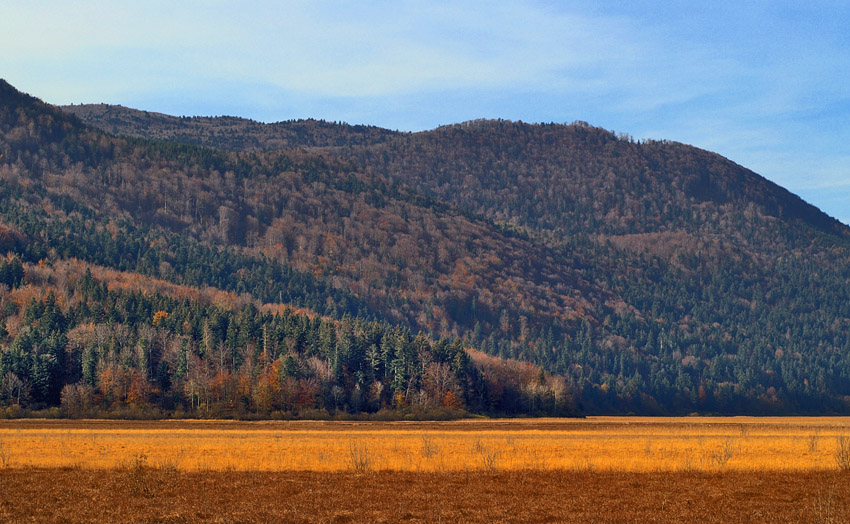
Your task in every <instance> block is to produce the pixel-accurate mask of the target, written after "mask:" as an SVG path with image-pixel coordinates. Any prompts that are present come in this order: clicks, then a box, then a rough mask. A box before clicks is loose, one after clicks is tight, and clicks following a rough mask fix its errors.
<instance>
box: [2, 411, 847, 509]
mask: <svg viewBox="0 0 850 524" xmlns="http://www.w3.org/2000/svg"><path fill="white" fill-rule="evenodd" d="M849 424H850V421H847V420H845V419H842V418H775V419H774V418H681V419H669V418H665V419H651V418H591V419H584V420H562V419H530V420H472V421H455V422H377V423H363V422H350V423H349V422H227V421H156V422H150V421H144V422H143V421H54V420H17V421H4V422H2V423H0V522H175V523H177V522H201V521H204V522H310V523H312V522H316V523H318V522H469V523H473V522H474V523H478V522H481V523H484V522H664V523H666V522H671V523H672V522H694V521H699V522H782V523H785V522H788V523H791V522H795V523H797V522H812V523H815V522H850V471H848V470H850V439H847V438H846V437H845V436H846V435H848V434H850V425H849ZM843 453H846V457H845V456H844V455H843ZM845 458H846V460H847V463H844V462H842V460H844V459H845Z"/></svg>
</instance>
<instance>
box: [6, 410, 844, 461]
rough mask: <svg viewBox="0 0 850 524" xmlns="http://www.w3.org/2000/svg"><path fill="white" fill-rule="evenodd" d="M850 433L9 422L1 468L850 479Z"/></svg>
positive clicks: (688, 422) (527, 424)
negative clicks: (765, 474)
mask: <svg viewBox="0 0 850 524" xmlns="http://www.w3.org/2000/svg"><path fill="white" fill-rule="evenodd" d="M848 424H850V423H848V421H847V420H845V419H841V418H812V419H809V418H788V419H755V418H726V419H717V418H714V419H694V418H682V419H647V418H593V419H587V420H561V419H542V420H539V419H538V420H506V421H503V420H499V421H486V420H485V421H456V422H440V423H428V422H421V423H420V422H387V423H362V422H357V423H355V422H352V423H347V422H224V421H214V422H206V421H157V422H150V421H138V422H136V421H122V422H116V421H31V420H19V421H5V422H2V423H0V467H13V468H17V467H81V468H86V469H88V468H100V469H114V468H118V467H121V466H122V465H125V464H126V462H127V461H128V460H129V459H132V458H133V457H138V456H144V457H145V458H146V461H147V463H148V464H150V465H152V466H155V467H160V466H168V467H171V468H174V469H179V470H181V471H199V470H200V471H205V470H215V471H229V470H236V471H317V472H341V471H354V472H360V473H362V472H366V471H407V472H452V471H455V472H465V471H485V472H491V473H492V472H496V471H505V470H507V471H517V470H524V469H533V470H562V471H563V470H567V471H622V472H635V473H642V472H662V471H685V472H692V471H704V472H719V471H825V470H831V469H850V466H847V464H850V458H847V457H850V451H848V450H850V439H848V438H847V437H845V435H846V434H847V433H848V429H850V425H848ZM833 443H835V444H833ZM842 443H843V444H842Z"/></svg>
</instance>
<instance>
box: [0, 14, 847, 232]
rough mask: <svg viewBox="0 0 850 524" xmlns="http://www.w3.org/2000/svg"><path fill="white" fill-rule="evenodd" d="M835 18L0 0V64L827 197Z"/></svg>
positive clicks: (44, 87) (838, 151) (842, 41)
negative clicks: (524, 139) (647, 154)
mask: <svg viewBox="0 0 850 524" xmlns="http://www.w3.org/2000/svg"><path fill="white" fill-rule="evenodd" d="M35 13H37V16H36V15H35ZM848 19H850V7H848V6H846V5H844V4H843V3H841V2H832V1H829V0H822V1H814V2H809V3H806V4H785V3H773V2H754V3H741V2H732V1H724V0H720V1H718V2H711V3H708V4H694V3H693V2H688V1H678V0H674V1H672V2H665V3H664V4H663V5H659V4H658V3H656V2H651V1H649V0H635V1H633V2H628V3H623V4H621V3H604V2H601V3H598V4H594V3H585V2H571V1H568V2H548V1H544V0H541V1H537V2H530V1H519V0H512V1H507V2H484V1H461V2H447V1H439V2H428V3H424V2H413V1H400V2H396V1H388V0H385V1H377V2H330V1H321V0H318V1H306V0H301V1H289V2H277V1H271V0H263V1H257V2H229V1H200V0H191V1H185V2H176V3H175V2H166V1H164V0H152V1H148V2H106V1H94V0H89V1H79V2H73V3H71V2H62V1H58V0H56V1H51V0H35V1H33V0H29V1H26V2H23V1H19V0H7V1H6V2H4V3H3V4H2V5H0V71H2V75H3V76H4V77H6V78H7V79H8V80H10V81H11V82H12V83H13V84H15V85H17V86H18V87H20V88H21V89H24V90H26V91H29V92H31V93H32V94H35V95H37V96H39V97H41V98H43V99H45V100H48V101H50V102H54V103H70V102H83V101H96V102H101V101H105V102H112V103H123V104H126V105H141V104H148V105H147V106H146V107H145V108H146V109H154V110H164V111H170V112H176V113H178V114H190V113H204V114H221V113H228V114H241V115H244V116H250V117H252V118H257V119H261V120H280V119H284V118H292V117H306V116H315V117H320V118H327V119H331V120H337V119H345V120H348V121H352V122H358V123H371V124H377V125H384V126H387V127H396V128H403V129H404V128H406V129H411V130H415V129H424V128H428V127H434V126H436V125H438V124H444V123H449V122H453V121H458V120H463V119H467V118H475V117H479V116H491V117H505V118H514V119H523V120H526V121H571V120H574V119H582V120H587V121H589V122H591V123H594V124H597V125H602V126H604V127H607V128H609V129H616V130H618V131H626V132H629V133H631V134H633V135H635V136H638V137H651V138H669V139H674V140H679V141H683V142H689V143H693V144H695V145H698V146H700V147H706V148H708V149H712V150H716V151H718V152H720V153H721V154H724V155H726V156H728V157H730V158H732V159H733V160H735V161H737V162H739V163H742V164H744V165H746V166H747V167H750V168H752V169H754V170H756V171H758V172H760V173H762V174H765V175H766V176H768V177H769V178H772V179H774V180H776V181H777V182H779V183H782V184H783V185H786V186H788V187H790V188H791V189H792V190H793V189H799V190H803V189H804V188H815V187H817V186H818V185H819V184H820V185H828V186H829V187H832V188H835V190H836V191H842V190H841V188H842V187H844V186H842V184H843V181H844V180H846V179H848V178H850V173H848V172H847V171H846V168H845V167H844V166H845V165H846V163H844V162H845V161H846V156H847V155H846V151H847V146H846V144H848V143H850V125H848V122H850V97H848V95H847V88H846V79H847V78H850V36H848V32H847V31H846V27H845V24H846V21H847V20H848ZM151 104H153V106H151ZM845 196H847V197H848V198H847V199H846V200H845V201H850V189H848V190H847V193H846V194H845ZM830 202H831V203H828V204H825V205H828V206H832V207H831V208H830V211H831V212H832V213H833V214H836V215H839V214H840V215H847V213H846V212H844V210H843V209H840V210H839V209H837V207H836V206H840V205H841V204H840V203H836V202H835V201H830ZM839 211H840V212H839Z"/></svg>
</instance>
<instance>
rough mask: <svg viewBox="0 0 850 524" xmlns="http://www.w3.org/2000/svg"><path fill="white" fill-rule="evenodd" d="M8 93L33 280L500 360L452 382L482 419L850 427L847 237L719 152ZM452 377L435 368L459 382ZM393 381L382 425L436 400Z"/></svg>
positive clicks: (13, 216) (361, 382) (10, 204)
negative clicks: (353, 327) (754, 416)
mask: <svg viewBox="0 0 850 524" xmlns="http://www.w3.org/2000/svg"><path fill="white" fill-rule="evenodd" d="M2 92H3V93H7V92H8V93H10V94H9V95H8V96H7V95H6V94H4V95H3V99H2V104H3V112H2V113H0V116H2V119H0V125H2V128H1V129H2V142H0V153H2V154H3V155H4V156H3V158H2V159H0V176H2V180H3V181H4V185H3V186H2V187H3V188H4V205H3V206H4V207H3V209H2V217H0V219H2V222H3V225H4V226H5V227H6V228H8V230H9V231H10V232H11V233H10V235H12V234H14V235H15V237H14V238H21V239H24V240H23V241H18V243H14V242H13V243H12V244H11V245H14V246H17V247H14V248H12V249H11V252H12V253H13V254H14V256H17V257H20V258H21V259H22V260H23V261H24V262H25V263H28V264H36V266H33V267H37V263H38V262H39V261H40V260H42V261H46V262H45V263H46V264H50V263H52V264H54V265H55V264H56V263H57V262H56V261H62V260H69V259H72V258H74V259H76V260H78V261H83V262H85V263H89V264H96V265H97V266H98V267H106V268H114V269H115V270H121V271H125V272H131V273H133V274H139V275H142V276H145V278H156V279H160V280H162V281H168V282H172V283H173V284H175V285H180V286H184V287H187V288H192V289H194V288H202V287H203V286H214V287H216V288H219V289H220V290H222V292H236V293H244V294H248V295H249V296H251V297H253V298H252V300H257V301H259V302H260V305H262V303H270V302H286V303H289V304H291V305H292V306H293V307H298V308H308V309H309V310H311V311H313V313H312V314H319V315H323V318H327V319H328V321H334V319H338V321H343V320H344V319H346V318H352V317H356V318H359V319H369V320H372V321H379V322H378V325H382V326H383V325H386V326H391V328H390V327H388V328H386V329H406V330H408V331H409V332H411V333H416V332H418V331H422V332H424V333H427V334H429V335H430V336H431V337H432V340H437V339H439V337H442V336H448V337H452V340H462V341H464V344H465V345H466V346H467V347H473V348H476V349H477V350H480V351H482V352H483V353H484V354H489V355H492V356H495V357H500V358H503V359H513V360H510V361H509V362H514V364H510V365H508V364H504V365H502V364H499V365H500V366H501V367H500V368H499V369H501V370H503V371H504V370H506V369H512V370H513V371H512V372H502V371H499V372H497V371H495V370H494V369H495V367H494V366H490V368H488V369H489V371H486V372H485V371H482V369H483V368H480V367H479V368H475V369H478V370H479V371H477V372H468V371H464V372H463V373H461V375H463V379H461V378H459V377H458V376H457V374H456V375H455V379H454V380H455V383H454V384H453V385H452V386H451V387H450V388H448V389H447V390H451V391H453V392H455V393H453V395H455V396H456V397H457V398H459V399H461V400H462V401H463V402H464V403H465V405H467V406H468V407H469V406H473V405H474V406H477V409H479V410H485V411H486V409H484V408H483V407H482V406H484V405H485V404H487V403H489V408H487V409H493V408H494V406H496V405H498V403H499V402H502V407H503V406H505V405H510V406H513V407H512V408H511V409H513V410H516V409H517V407H516V406H518V405H519V404H518V403H517V400H516V399H517V398H519V397H520V395H521V394H522V392H525V395H526V397H527V398H526V400H524V401H522V402H527V404H526V405H527V406H530V407H531V408H532V411H534V410H536V409H538V408H539V406H543V405H552V404H551V402H550V403H549V404H546V402H549V401H546V402H544V400H543V399H545V398H549V399H554V398H561V399H563V398H565V396H568V397H569V404H571V405H575V406H577V407H578V408H579V409H580V410H582V412H585V413H625V412H634V413H645V414H649V413H688V412H692V411H699V412H714V413H845V412H847V411H848V409H850V399H848V397H846V396H845V393H846V392H847V391H848V389H850V335H848V333H850V330H848V329H847V327H848V322H850V306H848V304H850V301H848V298H850V297H848V289H850V288H848V286H847V283H848V281H850V267H848V263H847V260H848V256H847V255H848V249H850V231H848V228H847V227H846V226H844V225H843V224H841V223H839V222H837V221H836V220H834V219H832V218H830V217H829V216H827V215H825V214H823V213H822V212H820V211H819V210H817V209H816V208H815V207H813V206H811V205H809V204H807V203H805V202H804V201H802V200H801V199H800V198H799V197H797V196H795V195H793V194H791V193H790V192H788V191H786V190H785V189H783V188H781V187H779V186H777V185H775V184H773V183H771V182H769V181H767V180H765V179H764V178H762V177H760V176H759V175H757V174H755V173H753V172H751V171H749V170H747V169H745V168H743V167H741V166H738V165H737V164H735V163H733V162H731V161H729V160H727V159H724V158H722V157H720V156H719V155H716V154H713V153H710V152H707V151H702V150H699V149H697V148H693V147H690V146H687V145H684V144H679V143H675V142H668V141H647V142H635V141H634V140H632V139H630V138H629V137H628V136H617V135H615V134H613V133H611V132H608V131H606V130H603V129H599V128H594V127H591V126H589V125H587V124H584V123H575V124H571V125H562V124H525V123H520V122H508V121H474V122H467V123H464V124H458V125H452V126H445V127H441V128H438V129H435V130H431V131H426V132H421V133H399V132H392V131H387V130H381V129H378V128H367V127H363V126H348V125H342V124H329V123H323V122H317V121H300V122H284V123H279V124H258V123H254V122H250V121H246V120H241V119H233V118H231V117H223V118H222V117H220V118H197V117H193V118H189V119H186V118H175V117H168V116H165V115H158V114H154V113H147V114H146V113H144V112H138V111H135V110H128V109H126V108H121V107H118V106H102V105H101V106H73V107H72V108H64V109H65V110H71V111H73V112H75V113H76V114H77V116H76V117H75V116H71V115H68V114H67V113H63V112H62V111H60V110H59V109H58V108H54V107H51V106H48V105H46V104H42V103H40V102H38V101H36V100H34V99H32V98H31V97H27V96H24V95H21V94H19V93H17V91H14V89H13V88H11V87H10V86H6V87H4V88H3V90H2ZM74 108H78V109H79V110H75V109H74ZM81 119H83V120H81ZM83 121H85V122H87V123H91V124H93V125H96V126H98V127H100V128H102V129H103V130H104V131H106V132H107V133H113V132H117V133H119V134H120V135H122V136H114V135H112V134H106V133H104V131H101V130H97V129H95V128H92V127H86V126H85V125H84V124H83ZM224 130H228V131H227V132H224ZM130 135H135V137H132V136H130ZM161 140H167V141H161ZM198 144H202V145H203V147H201V146H199V145H198ZM10 238H11V236H10ZM21 244H22V245H21ZM101 246H105V247H101ZM199 261H203V262H199ZM27 267H30V266H27ZM33 271H35V272H36V273H37V270H36V269H33ZM29 278H30V275H29V272H28V273H27V279H29ZM163 311H165V310H163ZM18 316H20V315H18ZM9 318H12V319H13V320H14V319H15V318H16V317H14V315H13V316H10V317H9ZM198 318H200V317H198ZM198 322H200V323H201V324H200V325H201V328H203V325H202V324H203V322H202V321H201V320H198ZM9 324H10V322H9V321H8V320H7V325H9ZM12 324H14V322H12ZM13 327H14V326H13ZM11 331H12V330H10V332H11ZM200 331H201V332H203V331H204V330H203V329H200ZM202 334H203V333H201V335H202ZM193 336H194V338H192V337H190V339H191V340H200V342H198V346H199V347H201V346H202V345H203V347H208V346H210V345H213V346H215V344H212V343H211V344H202V343H203V340H202V339H203V336H200V335H193ZM290 338H291V337H290ZM410 338H411V340H412V339H413V338H414V337H413V336H412V335H411V337H410ZM213 339H214V340H216V341H217V342H221V343H223V344H225V346H226V347H228V348H230V349H229V351H230V352H231V353H238V352H239V351H243V350H244V348H245V347H246V346H245V345H244V344H243V345H240V343H239V342H237V341H236V340H235V339H233V340H230V341H229V342H227V341H228V340H229V339H228V338H227V336H225V332H221V333H219V334H218V335H216V336H215V337H213ZM213 339H211V340H213ZM5 340H6V342H5V343H6V344H7V345H9V347H11V346H12V345H14V344H15V340H17V338H15V337H14V336H13V335H12V334H7V338H6V339H5ZM294 340H295V342H289V344H290V347H291V350H290V351H289V353H288V355H289V356H291V357H292V360H293V361H295V363H294V364H293V362H290V364H293V365H295V364H298V365H297V366H295V367H296V368H299V369H302V370H303V369H307V368H308V366H307V362H308V361H309V358H310V356H311V353H310V350H308V349H307V346H304V345H303V344H302V343H301V342H300V341H299V340H298V339H294ZM376 340H377V339H376ZM246 344H247V343H246ZM260 345H262V344H257V343H255V347H259V346H260ZM374 346H375V347H376V348H381V347H383V343H377V342H376V343H375V344H374ZM346 347H348V346H347V345H346ZM369 347H370V346H369V345H368V344H367V345H366V348H365V349H363V350H362V352H361V353H355V355H360V357H361V359H360V360H358V357H356V356H355V357H352V358H351V359H349V360H348V361H347V362H348V366H347V367H346V368H345V369H342V368H341V369H340V370H339V373H338V374H337V375H336V376H337V377H338V382H337V383H335V385H337V386H339V387H340V388H341V389H342V390H343V391H344V392H345V399H346V400H345V402H343V403H344V404H345V405H346V406H347V409H349V410H353V409H354V408H353V406H355V405H356V406H358V408H360V407H362V405H361V404H360V401H357V402H354V400H352V399H353V398H354V397H353V396H352V395H353V392H354V391H355V390H356V391H360V392H361V393H358V395H360V396H361V397H360V398H362V395H364V393H363V392H364V391H366V389H367V386H368V387H369V388H371V387H372V386H371V385H370V384H372V385H374V384H375V383H376V382H375V381H376V380H377V379H376V378H375V374H374V369H373V370H372V371H371V372H370V371H369V369H370V368H371V367H372V365H371V364H368V365H367V364H364V362H366V361H367V360H369V359H368V358H367V357H366V355H367V354H368V351H367V350H368V348H369ZM378 353H380V354H384V353H381V352H380V351H379V352H378ZM438 353H439V351H438ZM371 354H372V355H373V357H374V360H373V362H376V363H383V365H384V366H385V367H384V368H383V375H384V377H383V378H389V377H390V375H393V376H399V375H396V374H393V373H391V372H390V371H389V369H392V366H391V365H389V364H391V363H392V362H393V360H392V359H389V360H387V357H383V359H382V358H378V356H377V354H376V353H375V352H373V353H371ZM453 354H457V353H456V352H455V353H453ZM465 354H470V355H476V359H477V360H475V362H476V363H477V365H479V366H483V365H484V363H486V362H490V361H488V360H487V359H486V358H485V357H484V354H482V353H476V352H472V353H469V352H467V353H465ZM201 356H203V355H201ZM208 357H209V355H208ZM282 358H283V360H286V358H285V357H282ZM321 358H324V359H325V361H328V362H330V361H333V358H332V355H329V354H324V356H322V357H321ZM369 358H372V357H369ZM453 358H454V357H451V358H448V357H447V356H446V355H442V356H441V357H439V358H433V357H429V358H426V359H425V361H423V362H430V363H436V364H440V363H442V364H446V365H447V366H448V367H449V369H450V370H453V371H455V372H456V371H457V369H463V370H467V367H465V365H461V364H462V363H458V364H456V365H455V368H456V369H452V362H453ZM429 359H430V360H429ZM233 362H235V360H234V359H231V364H230V367H231V368H234V366H235V364H234V363H233ZM281 362H283V361H281ZM337 362H338V360H337ZM499 362H503V361H499ZM519 362H525V363H527V364H520V363H519ZM281 365H282V364H281ZM524 365H528V366H531V367H528V368H523V367H522V366H524ZM534 366H540V368H539V369H542V370H546V371H545V372H543V373H539V375H540V376H538V373H537V372H535V371H533V370H534V369H538V368H535V367H534ZM224 367H227V366H224ZM355 368H356V369H357V370H358V371H359V372H360V374H359V375H358V374H357V372H356V371H354V370H355ZM433 369H436V368H433ZM433 369H432V371H433ZM520 370H522V371H520ZM232 371H233V372H234V373H235V372H236V371H237V370H236V369H235V368H234V369H233V370H232ZM469 373H472V375H470V374H469ZM475 373H478V375H476V374H475ZM407 375H408V376H407V378H406V379H405V380H406V382H404V381H402V382H404V386H405V387H404V388H401V384H402V382H399V381H396V382H395V383H394V385H393V386H387V382H386V380H383V381H382V380H377V381H378V382H380V383H381V387H382V388H385V389H387V390H392V393H391V394H390V393H387V392H386V391H385V392H383V393H382V395H384V397H383V403H384V404H387V403H390V402H389V401H388V400H387V399H390V398H392V399H395V396H394V395H395V394H396V393H401V401H402V403H405V402H406V403H408V404H409V403H410V402H411V401H412V399H414V398H415V397H416V394H417V393H415V392H416V391H419V392H425V391H426V390H427V388H426V387H425V386H424V384H425V383H426V381H425V378H424V375H423V374H422V372H419V373H408V374H407ZM400 376H405V375H404V374H402V375H400ZM473 376H474V377H479V378H478V379H476V378H470V377H473ZM517 376H520V377H522V378H521V380H519V382H516V380H517V379H516V377H517ZM343 377H359V378H356V379H349V382H348V383H344V381H343ZM497 377H498V378H497ZM511 377H513V378H511ZM308 378H313V379H316V374H315V373H306V372H305V375H304V376H303V377H300V379H303V380H307V379H308ZM432 378H433V377H432ZM399 380H401V379H399ZM429 380H431V379H429ZM476 381H477V382H476ZM512 381H513V382H512ZM390 383H392V382H390ZM556 383H557V384H561V385H558V386H557V387H555V386H554V384H556ZM328 384H330V382H327V381H326V382H325V385H328ZM475 384H486V387H485V386H483V385H482V386H481V387H479V386H475ZM500 384H506V385H511V384H513V385H514V391H519V392H520V393H511V394H509V395H507V396H504V395H502V396H500V395H501V394H500V393H498V389H499V388H500V387H501V386H500ZM355 386H356V387H355ZM329 387H330V389H332V386H329ZM476 388H477V389H476ZM482 388H484V389H487V388H489V389H487V391H488V392H487V393H486V394H485V393H484V392H483V391H484V390H483V389H482ZM402 389H403V391H402ZM447 390H446V391H447ZM440 391H444V390H440ZM474 391H478V393H474ZM555 391H558V393H555ZM534 392H537V393H534ZM564 392H569V394H568V395H567V394H566V393H564ZM328 394H329V395H330V393H328ZM476 395H477V396H476ZM529 395H530V396H529ZM330 396H333V395H330ZM425 396H426V397H427V396H428V395H427V394H426V395H425ZM436 396H440V395H436ZM379 397H380V395H379ZM430 398H431V404H432V405H434V400H433V399H434V398H436V397H435V394H434V393H433V391H432V394H431V397H430ZM494 398H497V399H501V400H498V401H493V399H494ZM510 399H513V400H510ZM529 399H530V400H529ZM534 399H536V400H534ZM520 403H521V402H520ZM379 404H380V402H379V403H378V404H375V403H374V402H373V403H372V405H371V406H372V408H373V409H374V408H375V407H376V406H377V405H379ZM563 406H566V404H563V405H562V407H563Z"/></svg>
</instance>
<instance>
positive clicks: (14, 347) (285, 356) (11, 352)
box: [0, 258, 574, 417]
mask: <svg viewBox="0 0 850 524" xmlns="http://www.w3.org/2000/svg"><path fill="white" fill-rule="evenodd" d="M4 263H5V264H13V265H17V264H19V263H20V261H16V260H15V259H14V258H11V259H7V261H6V262H4ZM81 267H82V266H81ZM33 273H34V274H33V275H32V276H31V277H28V278H27V280H41V281H42V282H41V284H40V285H33V284H31V283H26V284H24V285H23V287H21V282H19V283H18V284H17V285H16V286H13V288H12V289H10V288H8V287H7V286H5V285H2V286H0V304H2V305H3V309H2V324H3V325H6V326H13V327H12V329H11V330H10V331H9V332H6V333H4V334H3V335H4V336H3V338H2V340H0V342H2V344H3V346H4V350H3V352H2V354H0V397H2V402H3V403H5V404H6V405H18V406H24V407H30V408H34V409H37V408H47V407H50V406H60V407H61V412H62V413H63V414H65V415H67V416H92V415H108V414H110V413H113V414H123V415H127V414H131V415H132V414H134V413H135V414H137V415H140V414H145V413H159V414H166V415H167V414H178V415H179V414H183V415H185V416H235V417H251V416H275V414H276V416H308V417H317V416H332V415H335V414H340V413H345V414H364V413H366V414H368V413H377V412H385V415H384V416H395V417H402V416H405V415H418V416H431V417H433V416H457V415H459V414H462V413H467V412H472V413H487V414H502V415H505V414H519V413H523V414H529V413H538V414H550V415H570V414H574V411H573V409H574V405H573V399H572V397H571V395H570V392H569V391H568V390H567V387H566V384H565V383H564V382H563V380H559V379H557V377H552V376H551V375H548V374H544V373H543V372H542V371H540V372H539V373H538V374H536V375H534V376H532V377H526V379H527V380H528V381H529V382H528V383H522V382H521V381H520V377H513V378H508V380H504V379H505V378H506V377H505V371H504V368H505V366H506V365H507V364H505V363H498V362H494V361H489V360H486V361H482V362H478V363H476V362H474V361H473V359H472V358H471V357H470V354H469V353H468V352H467V351H466V350H465V349H464V346H463V344H462V343H461V342H460V341H459V340H448V339H440V340H438V341H434V340H431V339H429V338H428V337H426V336H424V335H422V334H419V335H413V334H412V333H410V332H409V331H407V330H406V329H404V328H401V327H397V326H396V327H394V326H390V325H387V324H384V323H380V322H376V321H365V320H362V319H359V318H351V317H348V316H344V317H343V318H342V320H339V321H334V320H330V319H326V318H323V317H321V316H319V315H314V314H308V313H299V312H296V311H294V310H292V309H291V308H283V309H282V311H280V312H279V313H275V312H271V311H266V312H262V311H260V309H259V308H257V307H256V306H255V305H254V304H253V303H250V302H249V303H247V304H244V305H242V306H240V307H233V308H227V307H222V306H219V305H216V304H211V303H203V301H201V300H190V299H186V298H184V299H180V298H177V297H172V296H167V295H164V294H162V293H159V292H155V293H146V292H142V291H123V290H116V289H110V286H108V285H107V284H106V282H103V281H98V280H97V279H95V278H94V277H93V276H92V273H91V271H90V270H89V269H86V271H85V272H84V273H82V276H79V277H76V276H74V275H69V274H68V273H67V272H64V273H63V272H60V271H53V270H52V269H51V268H50V267H49V266H46V265H44V264H42V265H41V267H36V268H34V269H33ZM54 281H63V282H64V285H63V286H62V287H57V286H56V285H55V283H54ZM28 296H29V297H30V298H29V300H28V301H26V303H25V305H20V303H21V302H23V301H24V300H25V299H26V297H28Z"/></svg>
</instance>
